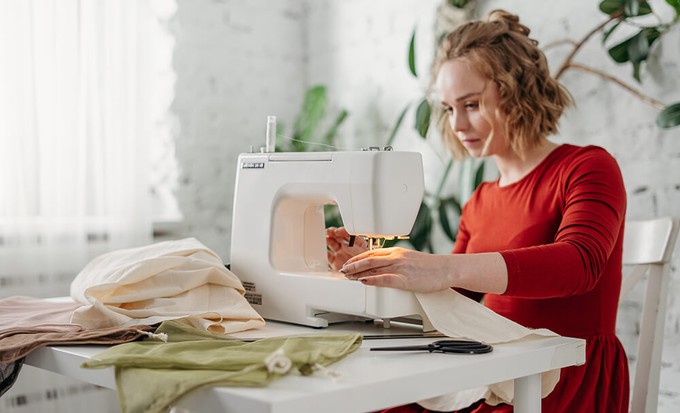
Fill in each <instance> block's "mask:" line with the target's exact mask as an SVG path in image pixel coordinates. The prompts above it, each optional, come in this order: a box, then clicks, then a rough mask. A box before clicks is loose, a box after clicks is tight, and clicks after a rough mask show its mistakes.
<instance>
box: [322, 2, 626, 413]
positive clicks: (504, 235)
mask: <svg viewBox="0 0 680 413" xmlns="http://www.w3.org/2000/svg"><path fill="white" fill-rule="evenodd" d="M528 35H529V29H528V28H527V27H525V26H524V25H522V24H521V23H520V22H519V19H518V18H517V16H514V15H511V14H509V13H507V12H504V11H501V10H496V11H493V12H491V13H490V14H489V17H488V19H487V21H484V22H482V21H477V22H471V23H467V24H465V25H463V26H461V27H459V28H458V29H456V30H455V31H454V32H452V33H450V34H449V35H448V36H447V37H446V39H445V41H444V42H443V44H442V47H441V48H440V50H439V54H438V58H437V62H436V64H435V79H436V81H435V88H436V92H437V93H438V94H439V98H440V100H441V105H442V107H443V110H444V111H445V112H446V113H445V115H446V116H445V122H444V123H443V136H444V137H445V139H446V140H447V143H448V144H450V146H451V148H452V150H453V152H454V154H460V153H466V154H468V155H470V156H473V157H482V156H490V157H492V158H493V159H494V161H495V162H496V165H497V166H498V170H499V171H500V178H499V179H498V180H497V181H495V182H485V183H483V184H482V185H480V187H479V188H478V189H477V190H476V191H475V193H474V194H473V195H472V198H471V199H470V200H469V201H468V203H467V204H466V205H465V207H464V209H463V213H462V215H461V220H460V226H459V234H458V237H457V238H456V242H455V246H454V249H453V254H450V255H432V254H426V253H422V252H417V251H412V250H407V249H403V248H385V249H378V250H374V251H365V247H364V245H359V246H355V247H349V246H348V245H347V242H346V241H347V240H348V235H347V233H346V231H344V229H336V228H330V229H329V230H328V233H327V240H328V246H329V248H330V250H331V251H329V262H330V263H331V265H332V266H333V267H334V268H336V269H340V271H342V272H343V273H344V274H345V276H346V277H347V278H349V279H353V280H358V281H360V282H362V283H364V284H366V285H373V286H385V287H394V288H400V289H404V290H409V291H418V292H433V291H439V290H443V289H446V288H456V289H460V290H465V291H466V292H467V294H468V295H469V296H475V297H476V298H478V299H481V297H482V296H484V297H485V298H484V304H485V305H486V306H488V307H489V308H491V309H493V310H494V311H496V312H497V313H499V314H501V315H503V316H505V317H507V318H509V319H511V320H514V321H516V322H518V323H520V324H522V325H524V326H526V327H530V328H548V329H550V330H552V331H554V332H556V333H558V334H561V335H565V336H570V337H580V338H584V339H586V341H587V348H586V360H587V361H586V364H585V365H583V366H578V367H570V368H566V369H563V370H562V373H561V379H560V381H559V383H558V384H557V387H556V388H555V390H554V391H553V392H552V393H551V394H550V395H548V396H547V397H546V398H545V399H543V411H545V412H565V413H566V412H627V411H628V366H627V361H626V355H625V353H624V350H623V348H622V346H621V343H620V342H619V341H618V339H617V338H616V336H615V332H614V328H615V322H616V311H617V306H618V297H619V290H620V286H621V253H622V239H623V225H624V218H625V211H626V195H625V190H624V185H623V180H622V178H621V173H620V171H619V168H618V166H617V164H616V161H615V160H614V159H613V158H612V157H611V156H610V155H609V154H608V153H607V152H606V151H605V150H604V149H602V148H599V147H595V146H587V147H578V146H573V145H567V144H563V145H558V144H556V143H553V142H551V141H550V140H548V138H547V137H548V135H550V134H553V133H555V132H556V130H557V123H558V120H559V117H560V115H561V114H562V112H563V110H564V108H565V107H566V106H568V105H569V104H570V103H571V99H570V97H569V95H568V93H567V92H566V91H565V90H564V89H563V88H562V87H561V86H560V85H559V84H558V83H557V82H556V81H555V80H554V79H553V78H552V77H551V76H550V74H549V70H548V66H547V62H546V59H545V56H544V55H543V53H542V52H541V51H540V50H539V49H538V47H537V42H536V41H535V40H532V39H530V38H529V37H528ZM362 247H363V249H362ZM359 251H363V252H361V253H360V254H358V255H356V254H357V253H358V252H359ZM390 411H395V412H396V411H404V412H406V411H418V412H421V411H426V410H425V409H423V408H422V407H420V406H419V405H417V404H413V405H409V406H401V407H397V408H394V409H391V410H390ZM466 411H473V412H509V411H512V407H511V406H507V405H500V406H490V405H487V404H485V403H484V402H483V401H480V402H479V403H478V404H476V405H474V406H472V407H470V408H469V409H468V410H466Z"/></svg>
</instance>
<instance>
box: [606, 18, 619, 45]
mask: <svg viewBox="0 0 680 413" xmlns="http://www.w3.org/2000/svg"><path fill="white" fill-rule="evenodd" d="M620 25H621V21H620V20H619V21H617V22H616V23H615V24H613V25H612V27H610V28H609V29H607V31H606V32H605V33H604V36H602V44H604V43H605V42H606V41H607V39H608V38H609V36H611V34H612V33H614V30H616V29H617V28H618V27H619V26H620Z"/></svg>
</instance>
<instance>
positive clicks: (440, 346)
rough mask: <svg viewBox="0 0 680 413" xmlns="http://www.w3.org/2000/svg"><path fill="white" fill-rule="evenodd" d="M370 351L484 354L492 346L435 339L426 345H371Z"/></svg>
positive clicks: (489, 350)
mask: <svg viewBox="0 0 680 413" xmlns="http://www.w3.org/2000/svg"><path fill="white" fill-rule="evenodd" d="M369 350H370V351H428V352H430V353H456V354H484V353H490V352H491V351H493V347H492V346H490V345H488V344H484V343H482V342H479V341H471V340H437V341H434V342H432V343H430V344H426V345H416V346H397V347H372V348H370V349H369Z"/></svg>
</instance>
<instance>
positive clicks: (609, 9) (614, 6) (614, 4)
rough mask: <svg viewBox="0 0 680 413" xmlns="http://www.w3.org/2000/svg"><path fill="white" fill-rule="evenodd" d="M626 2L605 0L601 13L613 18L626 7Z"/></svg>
mask: <svg viewBox="0 0 680 413" xmlns="http://www.w3.org/2000/svg"><path fill="white" fill-rule="evenodd" d="M624 1H625V0H603V1H602V2H600V11H601V12H602V13H605V14H608V15H610V16H611V15H612V14H614V13H616V12H618V11H619V10H621V8H623V7H624Z"/></svg>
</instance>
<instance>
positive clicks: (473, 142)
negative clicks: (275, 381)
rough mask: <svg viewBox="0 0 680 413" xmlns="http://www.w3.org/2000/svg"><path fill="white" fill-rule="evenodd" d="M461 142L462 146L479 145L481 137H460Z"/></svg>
mask: <svg viewBox="0 0 680 413" xmlns="http://www.w3.org/2000/svg"><path fill="white" fill-rule="evenodd" d="M461 142H462V143H463V145H464V146H466V147H467V146H476V145H479V144H480V143H481V142H482V140H481V139H472V138H465V139H461Z"/></svg>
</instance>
